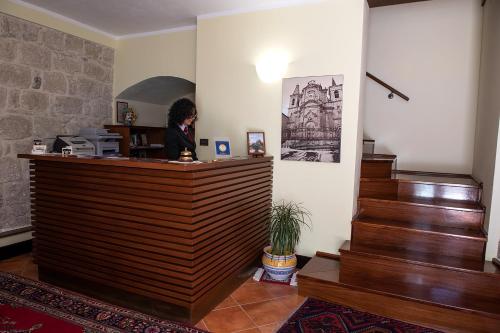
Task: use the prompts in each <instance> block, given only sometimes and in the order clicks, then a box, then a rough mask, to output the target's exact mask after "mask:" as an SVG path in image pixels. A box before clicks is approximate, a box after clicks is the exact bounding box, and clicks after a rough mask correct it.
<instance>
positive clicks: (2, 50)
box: [0, 38, 17, 61]
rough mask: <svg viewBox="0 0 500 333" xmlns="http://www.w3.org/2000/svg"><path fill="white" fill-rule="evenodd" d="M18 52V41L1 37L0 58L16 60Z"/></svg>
mask: <svg viewBox="0 0 500 333" xmlns="http://www.w3.org/2000/svg"><path fill="white" fill-rule="evenodd" d="M16 52H17V41H15V40H12V39H3V38H2V39H0V60H2V61H14V59H15V58H16Z"/></svg>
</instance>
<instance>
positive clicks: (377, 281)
mask: <svg viewBox="0 0 500 333" xmlns="http://www.w3.org/2000/svg"><path fill="white" fill-rule="evenodd" d="M395 158H396V156H393V155H369V156H364V157H363V161H362V165H361V179H360V191H359V199H358V212H357V214H356V215H355V216H354V218H353V221H352V233H351V241H346V242H345V243H344V244H343V245H342V247H341V248H340V249H339V252H340V258H338V257H337V256H335V255H328V254H324V253H317V254H316V256H315V257H313V258H312V259H311V260H310V261H309V263H308V264H307V265H306V266H305V267H304V268H303V269H302V270H301V271H300V273H299V274H298V285H299V293H300V294H301V295H304V296H310V297H316V298H321V299H325V300H329V301H333V302H337V303H341V304H344V305H347V306H352V307H354V308H358V309H360V310H364V311H368V312H371V313H375V314H379V315H383V316H388V317H392V318H396V319H400V320H403V321H408V322H412V323H416V324H420V325H424V326H428V327H432V328H436V329H439V330H442V331H445V332H488V333H491V332H500V270H499V269H498V268H497V267H496V266H494V265H493V264H492V263H491V262H485V261H484V255H485V248H486V239H487V237H486V234H485V232H484V230H483V221H484V213H485V208H484V207H483V206H482V205H481V192H482V191H481V186H480V184H478V183H477V182H476V181H474V179H472V178H471V177H470V176H467V175H454V174H437V173H424V172H404V171H398V172H393V171H392V165H393V163H394V161H395Z"/></svg>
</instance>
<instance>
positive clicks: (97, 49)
mask: <svg viewBox="0 0 500 333" xmlns="http://www.w3.org/2000/svg"><path fill="white" fill-rule="evenodd" d="M101 53H102V46H101V45H99V44H96V43H93V42H91V41H88V40H86V41H85V53H84V54H85V56H86V57H87V58H89V59H93V60H99V59H100V58H101Z"/></svg>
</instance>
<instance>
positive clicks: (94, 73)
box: [83, 61, 110, 81]
mask: <svg viewBox="0 0 500 333" xmlns="http://www.w3.org/2000/svg"><path fill="white" fill-rule="evenodd" d="M83 73H85V75H87V76H88V77H90V78H92V79H94V80H99V81H107V80H109V76H110V70H108V69H106V68H105V67H103V66H101V65H99V64H97V63H95V62H92V61H87V62H85V63H84V64H83Z"/></svg>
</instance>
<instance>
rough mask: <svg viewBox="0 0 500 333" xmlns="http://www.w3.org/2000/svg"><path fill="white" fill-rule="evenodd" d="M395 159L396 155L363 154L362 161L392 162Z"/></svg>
mask: <svg viewBox="0 0 500 333" xmlns="http://www.w3.org/2000/svg"><path fill="white" fill-rule="evenodd" d="M396 158H397V157H396V155H386V154H363V157H362V161H366V162H392V161H394V160H395V159H396Z"/></svg>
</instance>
